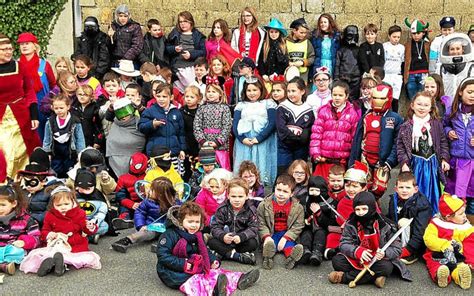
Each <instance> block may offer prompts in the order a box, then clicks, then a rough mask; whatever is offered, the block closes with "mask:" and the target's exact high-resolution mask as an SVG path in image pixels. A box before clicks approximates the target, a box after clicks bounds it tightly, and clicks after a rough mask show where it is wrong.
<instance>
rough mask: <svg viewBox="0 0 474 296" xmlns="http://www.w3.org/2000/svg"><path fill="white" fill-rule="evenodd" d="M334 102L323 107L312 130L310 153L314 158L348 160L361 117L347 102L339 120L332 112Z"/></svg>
mask: <svg viewBox="0 0 474 296" xmlns="http://www.w3.org/2000/svg"><path fill="white" fill-rule="evenodd" d="M331 106H332V101H330V102H329V103H328V104H326V105H324V106H322V107H321V108H320V109H319V111H318V117H317V119H316V121H315V122H314V124H313V127H312V128H311V142H310V147H309V153H310V155H311V157H312V158H317V157H319V156H322V157H325V158H336V159H348V158H349V155H350V153H351V146H352V139H353V138H354V134H355V131H356V128H357V123H358V122H359V118H360V116H359V115H358V114H357V111H356V110H355V108H354V106H353V105H352V104H351V103H349V102H347V103H346V107H345V108H344V110H342V115H341V117H340V119H339V120H336V119H335V118H334V116H333V114H332V112H331Z"/></svg>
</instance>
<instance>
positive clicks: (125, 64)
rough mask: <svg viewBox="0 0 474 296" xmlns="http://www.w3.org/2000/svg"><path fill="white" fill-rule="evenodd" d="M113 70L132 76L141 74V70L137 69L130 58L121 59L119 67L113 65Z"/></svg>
mask: <svg viewBox="0 0 474 296" xmlns="http://www.w3.org/2000/svg"><path fill="white" fill-rule="evenodd" d="M112 71H115V72H117V73H119V74H122V75H125V76H130V77H137V76H140V71H138V70H135V67H134V66H133V61H130V60H120V61H119V66H118V68H117V67H112Z"/></svg>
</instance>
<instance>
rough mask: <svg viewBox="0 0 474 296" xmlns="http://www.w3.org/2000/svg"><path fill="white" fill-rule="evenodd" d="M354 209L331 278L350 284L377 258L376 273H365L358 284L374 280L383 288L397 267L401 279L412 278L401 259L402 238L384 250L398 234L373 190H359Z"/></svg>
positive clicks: (333, 264)
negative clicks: (379, 210) (378, 206)
mask: <svg viewBox="0 0 474 296" xmlns="http://www.w3.org/2000/svg"><path fill="white" fill-rule="evenodd" d="M353 209H354V212H353V213H352V214H351V216H350V217H349V219H348V220H347V222H346V225H345V226H344V230H343V232H342V236H341V243H340V246H339V248H340V249H341V253H339V254H337V255H336V256H335V257H334V258H332V266H333V267H334V270H335V271H333V272H331V273H330V274H329V281H330V282H331V283H333V284H341V283H342V284H349V283H350V282H351V281H354V280H355V278H356V277H357V275H358V274H359V272H362V270H363V269H364V266H367V264H370V263H371V262H372V260H374V258H376V261H375V263H374V264H373V265H372V266H371V267H370V269H371V270H372V271H373V273H374V274H371V273H370V272H366V273H365V274H364V275H363V276H362V277H361V278H360V279H359V281H358V282H357V284H366V283H374V285H375V286H376V287H377V288H383V287H384V286H385V280H386V278H387V277H388V276H389V275H390V274H391V273H392V270H393V269H395V268H396V269H397V271H398V272H399V274H400V275H401V277H402V279H404V280H406V281H412V276H411V273H410V271H409V270H408V269H407V268H406V266H405V264H403V263H402V262H400V260H399V259H398V258H399V257H400V253H401V252H402V247H401V243H400V238H399V237H398V238H397V239H395V241H393V242H392V243H391V244H390V245H389V246H388V247H387V248H386V249H385V250H381V249H382V248H383V247H384V246H385V245H386V244H387V242H388V241H389V240H390V239H391V238H392V237H393V236H394V235H395V232H396V228H395V227H394V226H393V225H391V224H389V222H388V220H386V219H385V218H384V217H382V216H381V215H380V214H379V213H378V211H377V202H376V201H375V196H374V195H373V194H372V193H370V192H361V193H358V194H357V196H356V197H355V198H354V203H353Z"/></svg>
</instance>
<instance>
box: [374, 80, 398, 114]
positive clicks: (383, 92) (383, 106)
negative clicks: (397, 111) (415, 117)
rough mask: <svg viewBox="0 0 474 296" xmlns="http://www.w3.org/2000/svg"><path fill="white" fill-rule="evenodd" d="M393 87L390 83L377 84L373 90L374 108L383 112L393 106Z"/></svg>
mask: <svg viewBox="0 0 474 296" xmlns="http://www.w3.org/2000/svg"><path fill="white" fill-rule="evenodd" d="M392 99H393V96H392V88H391V87H390V86H388V85H384V84H380V85H377V87H375V88H374V89H373V91H372V102H371V106H372V110H373V111H375V112H380V113H383V112H385V111H387V110H388V109H390V107H391V106H392Z"/></svg>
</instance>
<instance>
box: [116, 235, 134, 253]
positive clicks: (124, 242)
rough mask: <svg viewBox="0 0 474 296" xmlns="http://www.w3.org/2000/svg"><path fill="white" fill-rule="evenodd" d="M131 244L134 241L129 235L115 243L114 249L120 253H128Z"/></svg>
mask: <svg viewBox="0 0 474 296" xmlns="http://www.w3.org/2000/svg"><path fill="white" fill-rule="evenodd" d="M130 245H132V241H131V240H130V239H129V238H128V237H124V238H121V239H119V240H118V241H116V242H115V243H113V244H112V249H114V250H115V251H117V252H120V253H127V249H128V247H129V246H130Z"/></svg>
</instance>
